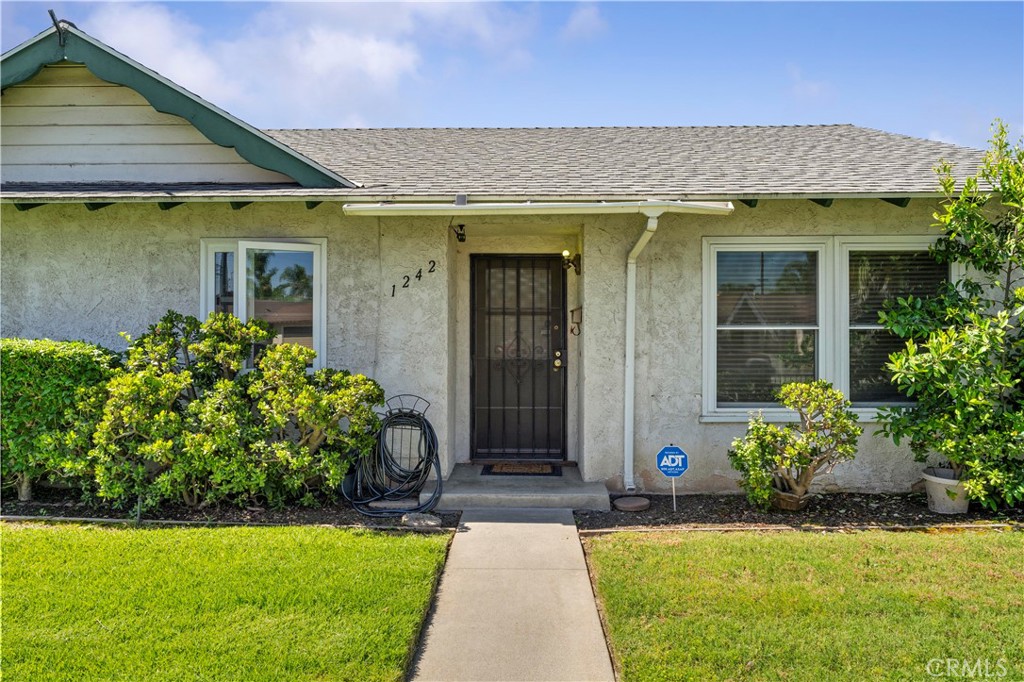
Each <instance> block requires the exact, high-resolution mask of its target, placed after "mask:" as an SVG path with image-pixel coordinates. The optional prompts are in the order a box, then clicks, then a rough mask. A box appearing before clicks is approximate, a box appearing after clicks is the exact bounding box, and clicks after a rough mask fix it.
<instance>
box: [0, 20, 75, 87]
mask: <svg viewBox="0 0 1024 682" xmlns="http://www.w3.org/2000/svg"><path fill="white" fill-rule="evenodd" d="M50 35H53V36H54V38H53V40H47V38H48V37H49V36H50ZM62 59H64V48H62V47H61V46H60V43H59V42H58V39H57V29H55V28H51V29H49V30H47V31H43V32H42V33H40V34H39V35H37V36H36V37H35V38H31V39H29V40H26V41H25V42H23V43H22V44H21V45H18V46H17V47H15V48H13V49H12V50H10V51H9V52H7V53H6V54H4V55H3V58H2V59H0V89H3V90H6V89H7V88H9V87H10V86H12V85H17V84H18V83H21V82H22V81H27V80H28V79H29V78H32V77H33V76H35V75H36V74H37V73H39V70H40V69H42V68H43V67H44V66H46V65H47V64H53V63H54V62H59V61H60V60H62Z"/></svg>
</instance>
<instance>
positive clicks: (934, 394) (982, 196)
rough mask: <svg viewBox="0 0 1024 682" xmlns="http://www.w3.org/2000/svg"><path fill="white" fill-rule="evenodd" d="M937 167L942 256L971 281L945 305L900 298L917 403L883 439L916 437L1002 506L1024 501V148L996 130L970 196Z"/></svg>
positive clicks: (889, 312)
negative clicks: (956, 264)
mask: <svg viewBox="0 0 1024 682" xmlns="http://www.w3.org/2000/svg"><path fill="white" fill-rule="evenodd" d="M938 171H939V174H940V184H941V186H942V190H943V193H944V194H945V197H946V199H945V201H944V203H943V206H942V210H941V211H939V212H937V213H936V214H935V219H936V220H937V225H938V226H940V227H941V228H942V229H943V232H944V234H943V236H942V238H940V239H939V240H938V242H937V243H936V244H935V246H934V248H933V250H932V252H933V254H934V255H935V256H936V258H937V259H938V260H939V261H941V262H959V263H962V264H964V265H965V266H967V267H966V270H967V273H968V274H967V276H966V277H964V278H963V279H961V280H960V281H959V282H957V283H956V284H955V286H949V287H946V288H945V290H944V291H943V292H942V293H941V294H940V295H939V296H937V297H934V298H931V299H925V300H922V299H920V298H914V297H907V298H901V299H897V300H896V301H893V302H891V303H890V304H889V305H888V306H887V307H886V308H885V309H884V310H883V311H882V313H881V314H880V321H881V323H882V324H883V325H885V326H886V328H887V329H889V331H891V332H892V333H894V334H896V335H898V336H900V337H902V338H904V339H906V346H905V348H904V349H903V350H902V351H900V352H898V353H894V354H892V355H891V356H890V358H889V360H890V362H889V364H888V368H889V370H890V371H891V372H892V381H893V383H894V384H895V385H896V386H897V387H898V388H899V390H900V392H901V393H903V394H904V395H906V396H907V397H908V398H909V399H911V400H914V401H915V403H914V404H913V405H907V406H898V407H893V408H890V409H887V410H883V411H882V427H881V433H883V434H885V435H888V436H889V437H890V438H892V439H893V441H894V442H895V443H896V444H897V445H898V444H900V443H901V442H902V441H904V440H906V441H908V442H909V444H910V447H911V450H912V451H913V453H914V456H915V458H916V459H917V460H918V461H922V462H924V461H927V460H929V459H930V458H931V457H933V456H936V455H937V456H938V457H940V458H942V459H944V460H946V461H948V462H949V464H950V466H951V467H952V468H953V469H954V470H955V471H956V472H957V474H958V475H959V476H960V477H961V479H962V480H963V482H964V488H965V489H966V491H967V494H968V496H969V497H970V498H972V499H974V500H977V501H979V502H981V503H982V504H984V505H985V506H987V507H989V508H992V509H995V508H996V507H997V506H998V505H999V504H1000V503H1004V504H1007V505H1015V504H1019V503H1020V502H1021V501H1022V500H1024V330H1022V327H1021V313H1022V312H1024V288H1021V282H1022V278H1021V276H1022V272H1024V209H1022V206H1024V147H1022V146H1021V144H1018V145H1016V146H1014V147H1011V146H1010V145H1009V143H1008V142H1007V139H1006V129H1005V127H1003V126H1002V124H1000V123H997V124H996V132H995V135H994V137H993V140H992V146H991V148H990V149H989V151H988V152H987V153H986V155H985V159H984V162H983V164H982V167H981V170H980V171H979V173H978V175H977V176H974V177H969V178H967V179H966V181H965V182H964V185H963V188H962V189H961V190H960V191H959V192H957V191H956V189H955V183H954V180H953V176H952V168H951V167H950V166H949V165H948V164H942V165H940V167H939V169H938ZM982 185H987V186H988V187H989V188H991V189H992V190H994V193H993V192H983V191H981V186H982ZM997 197H998V198H997Z"/></svg>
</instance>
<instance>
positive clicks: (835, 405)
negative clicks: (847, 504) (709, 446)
mask: <svg viewBox="0 0 1024 682" xmlns="http://www.w3.org/2000/svg"><path fill="white" fill-rule="evenodd" d="M778 397H779V401H780V402H781V403H782V405H783V407H786V408H788V409H791V410H794V411H795V412H796V413H797V416H798V418H799V421H798V422H796V423H791V424H787V425H785V426H782V427H779V426H776V425H775V424H769V423H767V422H765V421H764V416H763V415H762V414H758V415H756V416H753V417H751V419H750V421H749V422H748V424H747V432H746V434H745V435H744V436H743V437H742V438H737V439H736V440H734V441H733V442H732V449H731V450H729V461H730V463H731V464H732V466H733V468H734V469H736V470H737V471H739V472H740V486H742V487H743V489H744V490H746V491H747V499H748V500H750V503H751V504H753V505H755V506H758V507H762V508H767V507H768V506H769V505H774V506H776V507H778V508H780V509H789V510H794V511H795V510H799V509H803V508H804V507H806V506H807V502H808V500H809V497H808V492H809V490H810V487H811V483H812V482H813V481H814V477H815V476H816V475H817V474H818V473H819V472H821V471H825V472H828V471H831V470H832V469H833V468H835V466H836V464H838V463H839V462H842V461H845V460H850V459H853V457H854V455H855V454H856V453H857V439H858V438H859V437H860V435H861V433H862V432H863V429H861V427H860V426H859V425H858V424H857V415H856V414H854V413H853V411H852V410H851V409H850V401H848V400H847V399H846V397H845V396H844V395H843V394H842V392H840V391H838V390H836V389H835V388H833V387H832V384H830V383H828V382H827V381H824V380H820V379H819V380H817V381H812V382H806V383H791V384H786V385H784V386H783V387H782V388H781V389H780V390H779V393H778Z"/></svg>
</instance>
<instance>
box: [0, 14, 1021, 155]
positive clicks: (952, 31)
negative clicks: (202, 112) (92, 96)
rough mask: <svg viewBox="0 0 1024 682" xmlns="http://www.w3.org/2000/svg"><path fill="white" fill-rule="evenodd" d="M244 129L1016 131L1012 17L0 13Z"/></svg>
mask: <svg viewBox="0 0 1024 682" xmlns="http://www.w3.org/2000/svg"><path fill="white" fill-rule="evenodd" d="M50 8H52V9H54V10H55V11H56V13H57V16H58V17H59V18H63V19H67V20H69V21H71V22H73V23H75V24H76V25H77V26H78V27H79V28H80V29H82V30H84V31H85V32H87V33H89V34H90V35H92V36H94V37H96V38H98V39H100V40H102V41H103V42H105V43H107V44H108V45H110V46H112V47H114V48H116V49H118V50H120V51H121V52H123V53H125V54H127V55H128V56H130V57H131V58H133V59H135V60H136V61H138V62H141V63H142V64H144V65H146V66H148V67H149V68H151V69H154V70H155V71H157V72H159V73H161V74H162V75H164V76H166V77H167V78H169V79H171V80H172V81H174V82H176V83H178V84H179V85H181V86H183V87H185V88H187V89H189V90H191V91H193V92H195V93H196V94H198V95H200V96H202V97H204V98H205V99H207V100H209V101H211V102H213V103H214V104H216V105H217V106H219V107H221V108H223V109H225V110H227V111H229V112H230V113H232V114H234V115H235V116H238V117H239V118H241V119H243V120H245V121H246V122H248V123H250V124H252V125H254V126H257V127H259V128H330V127H520V126H525V127H534V126H637V125H644V126H677V125H678V126H689V125H798V124H821V123H852V124H855V125H860V126H866V127H870V128H877V129H881V130H887V131H890V132H895V133H901V134H905V135H912V136H916V137H923V138H930V139H935V140H942V141H945V142H952V143H955V144H960V145H965V146H970V147H977V148H984V147H985V146H986V142H987V140H988V138H989V136H990V125H991V123H992V121H993V120H994V119H995V118H997V117H998V118H1002V119H1003V120H1004V121H1005V122H1006V123H1007V124H1008V125H1009V127H1010V132H1011V136H1012V137H1013V138H1014V139H1016V138H1018V137H1020V136H1021V134H1022V132H1024V2H1021V1H1020V0H1018V1H1016V2H994V3H985V2H964V3H960V2H905V3H895V2H857V3H839V2H821V3H819V2H794V3H777V2H752V3H745V2H715V3H704V2H655V3H640V2H614V3H613V2H576V3H562V2H533V3H498V2H458V3H438V2H421V3H396V4H391V3H372V4H368V3H348V2H314V3H305V2H271V3H250V2H116V3H95V2H58V1H57V0H50V1H48V2H7V1H3V2H0V26H2V32H0V46H2V49H3V51H7V50H9V49H11V48H12V47H15V46H16V45H18V44H19V43H21V42H22V41H24V40H26V39H28V38H30V37H32V36H34V35H36V34H37V33H39V32H41V31H43V30H45V29H46V28H47V27H49V26H50V25H51V23H50V19H49V16H48V15H47V12H46V10H47V9H50Z"/></svg>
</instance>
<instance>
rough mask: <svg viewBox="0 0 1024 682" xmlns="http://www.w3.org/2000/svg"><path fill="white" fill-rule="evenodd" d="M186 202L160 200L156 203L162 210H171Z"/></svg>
mask: <svg viewBox="0 0 1024 682" xmlns="http://www.w3.org/2000/svg"><path fill="white" fill-rule="evenodd" d="M183 203H184V202H181V201H158V202H156V205H157V206H159V207H160V210H161V211H170V210H171V209H172V208H175V207H176V206H181V205H182V204H183Z"/></svg>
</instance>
